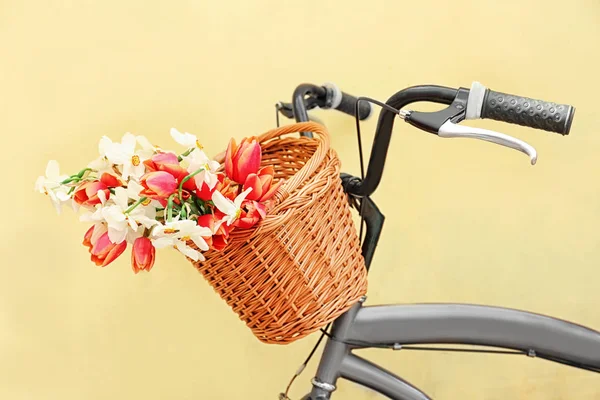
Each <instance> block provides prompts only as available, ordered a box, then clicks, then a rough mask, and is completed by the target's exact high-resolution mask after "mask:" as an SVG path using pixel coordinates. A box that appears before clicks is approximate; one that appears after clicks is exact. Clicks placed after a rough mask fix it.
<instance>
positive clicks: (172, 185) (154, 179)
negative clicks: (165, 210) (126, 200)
mask: <svg viewBox="0 0 600 400" xmlns="http://www.w3.org/2000/svg"><path fill="white" fill-rule="evenodd" d="M140 183H141V185H142V186H143V187H144V189H143V190H142V191H141V192H140V196H144V197H148V198H150V199H153V200H158V201H161V202H163V203H165V204H166V199H167V198H168V197H169V196H170V195H172V194H173V193H175V192H176V191H177V186H178V185H177V180H176V179H175V177H173V175H171V174H170V173H168V172H165V171H154V172H148V173H147V174H145V175H144V176H142V178H141V179H140Z"/></svg>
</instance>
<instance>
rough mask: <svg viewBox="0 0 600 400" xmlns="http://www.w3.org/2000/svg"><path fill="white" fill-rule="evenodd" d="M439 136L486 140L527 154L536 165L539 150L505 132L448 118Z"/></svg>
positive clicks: (532, 163) (439, 131)
mask: <svg viewBox="0 0 600 400" xmlns="http://www.w3.org/2000/svg"><path fill="white" fill-rule="evenodd" d="M438 136H440V137H443V138H455V137H463V138H472V139H481V140H485V141H488V142H492V143H496V144H499V145H502V146H506V147H510V148H511V149H515V150H518V151H520V152H522V153H525V154H527V155H528V156H529V159H530V160H531V165H535V163H536V161H537V151H535V148H533V146H531V145H530V144H528V143H526V142H524V141H522V140H520V139H517V138H514V137H512V136H508V135H505V134H504V133H499V132H494V131H490V130H487V129H480V128H472V127H470V126H461V125H457V124H455V123H453V122H451V121H449V120H448V121H446V122H444V124H442V126H441V127H440V129H439V130H438Z"/></svg>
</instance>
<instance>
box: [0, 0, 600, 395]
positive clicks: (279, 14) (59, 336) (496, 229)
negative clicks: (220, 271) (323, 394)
mask: <svg viewBox="0 0 600 400" xmlns="http://www.w3.org/2000/svg"><path fill="white" fill-rule="evenodd" d="M295 3H298V4H300V3H301V4H302V5H301V6H298V5H294V4H292V2H286V1H282V0H277V1H275V0H271V1H267V0H262V1H238V2H235V3H233V2H225V1H223V2H218V1H212V2H205V1H198V0H190V1H176V2H175V1H173V2H166V1H165V2H160V1H113V0H111V1H102V2H100V1H97V2H94V1H89V0H87V1H84V0H79V1H66V0H65V1H42V0H40V1H37V2H34V1H24V0H19V1H17V0H13V1H7V0H4V1H2V2H0V45H1V46H0V48H1V49H2V62H1V63H0V106H1V108H0V110H1V112H0V126H1V130H0V132H1V133H0V134H1V135H2V143H3V148H2V152H3V159H4V160H5V162H4V163H3V165H4V170H3V172H4V173H3V177H4V185H3V186H2V194H3V196H2V197H1V201H2V209H3V211H4V215H5V220H4V223H3V224H2V228H3V229H2V230H1V233H0V238H1V242H0V243H1V246H2V247H1V254H2V262H1V267H2V270H1V271H2V278H1V279H0V399H10V400H20V399H61V400H70V399H77V400H81V399H141V398H143V399H274V398H276V396H277V393H278V392H279V391H280V390H281V389H282V388H284V386H285V385H286V384H287V380H288V378H289V377H290V375H291V374H292V373H293V372H294V371H295V370H296V368H297V366H298V364H299V363H300V362H301V361H302V360H303V358H304V357H305V355H306V353H307V352H308V350H309V348H311V346H312V344H313V343H314V341H315V340H316V337H315V336H311V337H309V338H308V339H305V340H302V341H300V342H298V343H296V344H293V345H290V346H287V347H280V346H268V345H263V344H260V343H259V342H258V341H257V340H255V339H254V338H253V337H252V336H251V334H250V331H249V330H247V329H246V327H245V326H244V325H243V324H242V323H241V322H239V321H238V320H237V318H236V316H235V315H234V314H233V313H232V312H231V311H229V309H228V308H227V306H226V305H225V303H224V302H222V301H221V300H220V299H219V298H218V297H217V295H216V294H214V293H213V291H212V289H211V288H210V287H209V286H208V284H207V283H206V282H205V281H203V279H202V277H201V276H200V275H199V274H198V273H197V272H195V271H194V270H193V269H192V268H191V267H190V265H188V264H187V263H186V261H185V260H184V259H183V258H182V257H181V256H180V255H179V254H175V253H174V252H171V251H168V250H166V251H161V252H160V258H159V261H158V263H157V265H156V266H155V268H154V270H153V271H152V272H151V273H150V274H139V275H138V276H135V275H133V273H132V272H131V269H130V267H129V260H128V259H127V258H123V259H121V260H118V262H116V263H115V264H113V265H111V266H110V267H109V268H106V269H104V270H101V269H99V268H97V267H95V266H94V265H92V264H91V263H90V262H89V260H88V256H87V253H86V251H85V249H84V248H83V247H82V246H81V245H80V244H79V243H80V241H81V237H82V235H83V233H84V232H85V230H86V226H85V225H83V224H81V223H79V222H78V221H77V220H76V218H75V217H74V215H73V213H71V212H65V214H64V215H63V216H61V217H58V216H56V215H55V214H54V212H53V209H52V207H51V206H50V204H49V203H48V202H47V199H45V198H44V197H43V196H40V195H36V194H34V193H33V190H32V186H33V182H34V180H35V178H36V176H37V175H38V174H40V173H41V172H43V170H44V167H45V163H46V161H47V160H48V159H50V158H53V159H57V160H60V162H61V163H62V166H63V167H64V168H67V169H68V170H69V171H75V170H78V169H79V167H80V166H82V165H83V164H84V163H85V162H87V161H88V160H89V159H90V158H91V157H92V156H95V151H96V142H97V140H98V139H99V137H100V136H101V135H109V136H112V137H113V138H117V137H120V135H121V134H123V133H125V132H127V131H132V132H135V133H138V134H145V135H147V136H148V137H150V138H151V139H152V140H153V141H154V142H160V143H163V145H164V146H166V147H168V146H171V142H170V138H169V137H168V130H169V128H170V127H171V126H176V127H178V128H179V129H181V130H187V131H190V132H194V133H197V134H199V135H202V138H203V141H204V142H205V144H206V146H207V148H208V149H212V151H213V153H217V152H218V151H221V150H222V149H223V148H224V147H225V145H226V143H227V140H228V138H229V137H231V136H234V137H237V138H239V137H242V136H244V135H250V134H257V133H260V132H262V131H264V130H266V129H269V128H271V127H273V126H274V118H273V104H274V102H275V101H277V100H287V99H289V98H290V96H291V93H292V90H293V89H294V87H295V85H297V84H298V83H301V82H305V81H307V82H315V83H321V82H325V81H330V80H331V81H335V82H337V83H338V84H339V85H340V86H341V87H342V88H344V89H345V90H347V91H348V92H351V93H357V94H364V95H370V96H373V97H376V98H379V99H382V100H385V99H386V98H387V97H388V96H389V95H391V94H392V93H393V92H395V91H397V90H399V89H402V88H403V87H406V86H409V85H414V84H422V83H437V84H444V85H449V86H455V87H457V86H461V85H462V86H468V85H470V83H471V81H472V80H479V81H481V82H483V83H484V84H486V85H487V86H489V87H491V88H494V89H497V90H504V91H508V92H514V93H517V94H523V95H529V96H533V97H539V98H542V99H548V100H555V101H560V102H567V103H572V104H574V105H575V106H576V107H577V114H576V117H575V122H574V124H573V129H572V132H571V135H570V136H568V137H560V136H558V135H555V134H545V133H543V132H541V131H535V130H530V129H525V128H521V127H515V126H506V125H504V124H500V123H494V122H488V121H486V122H484V123H482V122H479V123H476V125H477V126H482V127H483V126H485V127H488V128H491V129H494V128H495V129H498V130H502V131H503V132H505V133H508V134H511V135H515V136H518V137H520V138H522V139H524V140H527V141H528V142H530V143H532V144H534V145H535V146H536V147H537V149H538V151H539V153H540V157H539V162H538V165H536V166H535V167H531V166H529V165H528V163H527V159H526V157H525V156H523V155H522V154H519V153H517V152H513V151H509V150H506V149H503V148H500V147H498V146H493V145H491V144H488V143H484V142H473V141H465V140H441V139H438V138H436V137H434V136H431V135H427V134H423V133H421V132H419V131H416V130H414V129H410V128H409V127H408V126H406V125H401V126H400V127H399V128H398V129H396V133H395V137H394V139H393V142H392V145H391V150H390V159H389V161H388V165H387V168H386V175H385V176H384V178H383V182H382V185H381V188H380V190H379V191H378V192H377V194H376V196H375V198H376V200H377V201H378V203H379V204H380V207H381V208H382V210H384V212H385V214H386V215H387V222H386V226H385V231H384V236H383V239H382V243H381V246H380V249H379V252H378V254H377V256H376V258H375V263H374V267H373V271H372V274H371V280H370V290H369V303H371V304H376V303H393V302H423V301H424V302H433V301H452V302H476V303H485V304H493V305H504V306H509V307H516V308H522V309H528V310H533V311H536V312H541V313H548V314H553V315H556V316H558V317H562V318H565V319H569V320H576V321H578V322H581V323H582V324H585V325H589V326H592V327H596V328H600V313H599V312H598V303H599V301H600V292H599V290H598V287H599V282H600V265H599V264H600V239H599V238H600V234H599V232H600V179H598V176H599V172H600V157H599V154H600V130H599V128H598V123H599V122H600V121H599V118H598V93H599V91H600V84H599V80H598V71H600V59H599V57H598V50H599V45H600V43H599V39H600V32H599V29H600V28H599V26H600V5H599V3H598V1H597V0H588V1H584V0H576V1H572V2H564V1H557V0H546V1H540V0H535V1H508V0H507V1H501V2H499V1H473V2H469V1H466V0H455V1H452V2H448V1H433V0H427V1H414V2H402V1H395V2H392V1H385V2H364V1H343V2H342V1H338V2H326V1H318V2H317V1H314V2H310V1H304V2H295ZM299 47H300V48H299ZM319 116H320V117H321V118H323V119H324V121H326V123H327V124H328V126H329V128H330V130H331V132H332V133H333V144H334V146H335V147H336V148H337V149H338V151H339V153H340V155H341V157H342V160H343V162H344V163H345V169H346V170H347V171H350V172H355V173H357V172H358V162H357V156H356V150H355V133H354V128H353V120H352V119H349V118H346V117H344V116H343V115H337V114H335V113H321V114H319ZM374 125H375V121H371V122H370V123H368V124H366V125H365V128H366V129H365V132H366V142H367V143H368V142H369V141H370V139H371V138H372V132H373V128H374ZM399 125H400V124H399ZM7 159H8V161H6V160H7ZM365 353H367V354H368V355H369V356H371V357H372V358H373V359H374V360H376V361H378V362H381V363H382V364H383V365H385V366H386V367H388V368H391V369H393V370H394V371H396V372H397V373H398V374H401V375H402V376H404V377H405V378H406V379H408V380H409V381H412V382H413V383H414V384H416V385H417V386H419V387H421V388H423V389H424V390H425V391H427V392H428V393H430V394H431V395H432V396H434V397H435V398H437V399H459V398H461V399H463V398H479V399H506V398H510V399H567V398H575V397H577V398H581V399H583V398H586V399H587V398H589V399H594V398H595V399H598V398H600V377H598V376H596V375H594V374H591V373H586V372H582V371H578V370H573V369H569V368H565V367H560V366H557V365H554V364H551V363H548V362H544V361H541V360H531V359H527V358H525V357H523V358H518V357H508V356H499V357H498V356H497V357H487V356H483V355H457V354H429V353H427V354H420V353H392V352H389V351H370V352H365ZM313 371H314V364H313V365H311V367H310V368H309V369H308V370H307V372H306V373H305V374H304V375H303V376H302V377H301V378H300V379H299V380H298V383H297V384H296V386H294V388H293V391H292V398H299V397H300V396H301V395H302V394H303V393H304V392H305V391H307V390H308V381H309V378H310V377H311V374H312V373H313ZM336 398H340V399H350V398H351V399H371V398H375V396H374V395H373V394H371V393H369V392H367V391H365V390H363V389H361V388H358V387H356V386H354V385H352V384H350V383H341V384H340V389H339V395H338V396H337V397H336Z"/></svg>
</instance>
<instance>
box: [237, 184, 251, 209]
mask: <svg viewBox="0 0 600 400" xmlns="http://www.w3.org/2000/svg"><path fill="white" fill-rule="evenodd" d="M251 191H252V188H251V187H249V188H248V189H246V190H244V191H243V192H242V193H240V194H238V196H237V197H236V198H235V200H234V201H233V204H235V207H236V209H238V208H240V206H241V205H242V202H243V201H244V199H246V196H248V194H249V193H250V192H251Z"/></svg>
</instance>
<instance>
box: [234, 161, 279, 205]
mask: <svg viewBox="0 0 600 400" xmlns="http://www.w3.org/2000/svg"><path fill="white" fill-rule="evenodd" d="M273 174H274V170H273V166H272V165H269V166H267V167H263V168H261V169H260V170H259V171H258V173H257V174H250V175H248V177H247V178H246V181H245V182H244V186H243V188H242V189H243V190H246V189H248V188H252V191H251V192H250V193H249V194H248V196H246V200H255V201H260V202H264V201H267V200H269V199H270V198H271V197H273V196H274V195H275V192H277V189H279V186H281V184H282V183H283V181H281V180H280V181H279V182H277V183H276V184H275V185H273Z"/></svg>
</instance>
